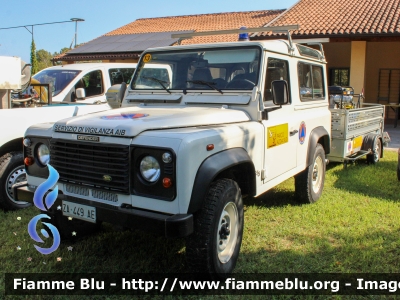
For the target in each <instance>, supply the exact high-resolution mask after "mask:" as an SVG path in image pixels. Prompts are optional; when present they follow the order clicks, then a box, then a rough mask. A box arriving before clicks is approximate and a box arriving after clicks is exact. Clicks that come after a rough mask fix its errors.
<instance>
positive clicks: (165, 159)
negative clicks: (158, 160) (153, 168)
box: [162, 152, 172, 164]
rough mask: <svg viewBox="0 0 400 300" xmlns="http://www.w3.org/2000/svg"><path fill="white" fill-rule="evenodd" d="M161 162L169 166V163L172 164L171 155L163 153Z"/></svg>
mask: <svg viewBox="0 0 400 300" xmlns="http://www.w3.org/2000/svg"><path fill="white" fill-rule="evenodd" d="M162 160H163V162H165V163H166V164H169V163H170V162H172V155H171V153H169V152H165V153H164V154H163V155H162Z"/></svg>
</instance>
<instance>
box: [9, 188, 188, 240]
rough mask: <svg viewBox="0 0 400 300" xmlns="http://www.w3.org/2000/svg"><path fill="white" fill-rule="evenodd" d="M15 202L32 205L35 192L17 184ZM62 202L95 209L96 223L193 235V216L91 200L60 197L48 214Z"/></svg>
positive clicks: (164, 233)
mask: <svg viewBox="0 0 400 300" xmlns="http://www.w3.org/2000/svg"><path fill="white" fill-rule="evenodd" d="M13 188H14V195H15V199H16V200H18V201H26V202H30V203H33V195H34V192H35V189H33V188H30V187H29V186H28V185H27V183H26V182H24V183H20V184H16V185H14V187H13ZM62 200H66V201H69V202H74V203H78V204H83V205H88V206H92V207H96V219H97V221H103V222H107V223H111V224H113V225H118V226H122V227H128V228H131V229H139V230H143V231H148V232H153V233H157V234H160V235H164V236H166V237H169V238H175V237H186V236H188V235H190V234H192V233H193V215H192V214H175V215H166V214H162V213H158V212H152V211H146V210H142V209H135V208H133V207H115V206H111V205H107V204H103V203H98V202H95V201H91V200H82V199H79V198H75V197H71V196H67V195H64V194H59V195H58V198H57V200H56V202H55V203H54V204H53V205H52V207H51V209H50V211H49V213H50V214H55V213H58V212H59V211H57V209H56V208H57V207H58V206H59V205H62Z"/></svg>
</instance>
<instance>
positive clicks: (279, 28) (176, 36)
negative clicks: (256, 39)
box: [171, 25, 300, 50]
mask: <svg viewBox="0 0 400 300" xmlns="http://www.w3.org/2000/svg"><path fill="white" fill-rule="evenodd" d="M299 28H300V26H299V25H285V26H268V27H255V28H243V27H241V28H240V29H229V30H216V31H200V32H187V33H174V34H171V38H173V39H179V40H178V44H180V43H181V41H182V40H184V39H191V38H193V37H196V36H207V35H222V34H244V33H250V32H266V31H272V32H273V33H287V36H288V40H289V44H290V47H291V48H292V49H293V43H292V38H291V37H290V33H289V30H298V29H299ZM292 49H291V50H292Z"/></svg>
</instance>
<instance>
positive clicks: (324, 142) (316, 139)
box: [307, 126, 331, 166]
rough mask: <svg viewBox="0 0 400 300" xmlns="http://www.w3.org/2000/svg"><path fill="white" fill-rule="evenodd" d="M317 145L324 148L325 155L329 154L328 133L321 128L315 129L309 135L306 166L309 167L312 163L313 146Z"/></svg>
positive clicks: (329, 140) (329, 141) (329, 142)
mask: <svg viewBox="0 0 400 300" xmlns="http://www.w3.org/2000/svg"><path fill="white" fill-rule="evenodd" d="M317 144H321V146H322V147H323V148H324V150H325V155H326V154H329V153H330V151H331V139H330V136H329V133H328V131H326V129H325V128H324V127H323V126H318V127H315V128H314V129H313V130H312V131H311V133H310V138H309V140H308V149H307V166H309V165H310V164H311V163H312V162H313V156H314V152H315V146H316V145H317Z"/></svg>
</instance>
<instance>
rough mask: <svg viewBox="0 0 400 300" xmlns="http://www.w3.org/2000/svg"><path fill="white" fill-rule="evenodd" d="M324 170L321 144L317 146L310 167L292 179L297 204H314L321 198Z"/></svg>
mask: <svg viewBox="0 0 400 300" xmlns="http://www.w3.org/2000/svg"><path fill="white" fill-rule="evenodd" d="M325 168H326V166H325V150H324V148H323V147H322V145H321V144H317V146H316V147H315V152H314V157H313V160H312V163H311V165H310V166H308V167H307V168H306V169H305V170H304V171H302V172H301V173H299V174H297V175H296V176H295V177H294V183H295V194H296V199H297V200H298V201H299V202H301V203H314V202H316V201H317V200H318V199H319V198H320V197H321V194H322V189H323V188H324V182H325Z"/></svg>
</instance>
